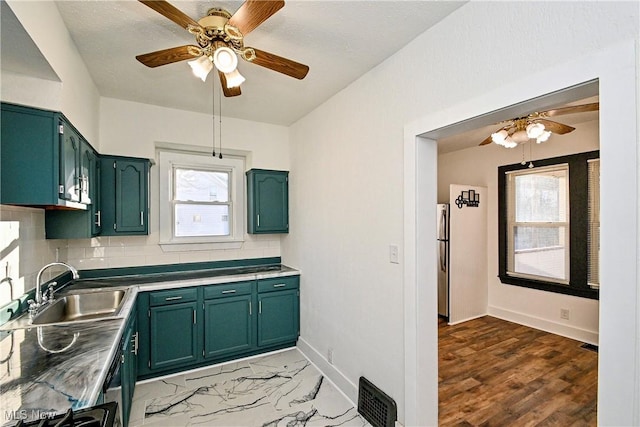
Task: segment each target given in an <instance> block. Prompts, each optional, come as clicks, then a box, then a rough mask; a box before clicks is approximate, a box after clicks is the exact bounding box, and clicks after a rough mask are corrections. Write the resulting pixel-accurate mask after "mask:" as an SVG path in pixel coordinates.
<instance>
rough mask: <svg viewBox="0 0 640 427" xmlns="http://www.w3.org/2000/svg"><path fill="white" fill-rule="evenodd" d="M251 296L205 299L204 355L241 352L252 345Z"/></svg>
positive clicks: (211, 356) (253, 345) (249, 348)
mask: <svg viewBox="0 0 640 427" xmlns="http://www.w3.org/2000/svg"><path fill="white" fill-rule="evenodd" d="M251 300H252V296H251V295H250V294H249V295H240V296H232V297H226V298H219V299H212V300H207V301H205V302H204V357H205V358H216V357H221V356H228V355H230V354H235V353H242V352H245V351H248V350H251V349H252V348H253V347H255V339H254V328H253V322H254V320H253V308H252V301H251Z"/></svg>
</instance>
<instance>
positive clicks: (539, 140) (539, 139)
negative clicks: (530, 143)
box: [536, 130, 551, 144]
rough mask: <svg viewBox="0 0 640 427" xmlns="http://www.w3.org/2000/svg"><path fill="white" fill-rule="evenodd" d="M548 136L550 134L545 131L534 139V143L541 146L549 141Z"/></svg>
mask: <svg viewBox="0 0 640 427" xmlns="http://www.w3.org/2000/svg"><path fill="white" fill-rule="evenodd" d="M550 136H551V132H549V131H548V130H545V131H544V132H542V133H541V134H540V136H539V137H537V138H536V143H537V144H541V143H543V142H545V141H546V140H547V139H549V137H550Z"/></svg>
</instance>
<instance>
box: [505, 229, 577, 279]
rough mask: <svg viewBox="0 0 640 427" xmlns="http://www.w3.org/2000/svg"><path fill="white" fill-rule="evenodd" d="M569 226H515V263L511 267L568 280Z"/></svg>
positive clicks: (514, 271)
mask: <svg viewBox="0 0 640 427" xmlns="http://www.w3.org/2000/svg"><path fill="white" fill-rule="evenodd" d="M566 233H567V228H566V227H520V226H516V227H513V246H514V247H513V248H512V251H513V254H514V256H513V258H512V260H513V261H512V263H513V265H510V266H509V268H508V269H509V271H510V272H512V273H517V274H526V275H532V276H540V277H544V278H552V279H557V280H563V281H564V280H568V277H567V270H566V265H567V261H568V259H567V257H568V253H569V251H568V245H567V244H566V238H567V236H566Z"/></svg>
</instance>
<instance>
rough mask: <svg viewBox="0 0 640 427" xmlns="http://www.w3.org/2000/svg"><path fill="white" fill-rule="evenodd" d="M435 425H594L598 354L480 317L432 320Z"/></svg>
mask: <svg viewBox="0 0 640 427" xmlns="http://www.w3.org/2000/svg"><path fill="white" fill-rule="evenodd" d="M438 339H439V341H438V348H439V351H438V358H439V370H438V374H439V375H438V392H439V404H438V410H439V424H440V426H563V427H564V426H595V425H596V421H597V418H596V403H597V389H598V354H597V353H596V352H594V351H591V350H586V349H583V348H581V347H580V346H581V345H582V343H581V342H578V341H574V340H571V339H568V338H564V337H561V336H558V335H553V334H549V333H547V332H543V331H539V330H537V329H532V328H529V327H526V326H522V325H518V324H516V323H511V322H507V321H504V320H500V319H496V318H494V317H489V316H485V317H482V318H479V319H475V320H471V321H468V322H465V323H461V324H458V325H454V326H448V325H447V324H446V323H445V322H444V321H443V320H441V319H440V320H439V321H438Z"/></svg>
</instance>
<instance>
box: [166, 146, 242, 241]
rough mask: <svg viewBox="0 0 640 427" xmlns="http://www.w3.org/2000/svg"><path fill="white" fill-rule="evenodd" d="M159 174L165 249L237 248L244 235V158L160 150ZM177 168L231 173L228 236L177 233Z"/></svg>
mask: <svg viewBox="0 0 640 427" xmlns="http://www.w3.org/2000/svg"><path fill="white" fill-rule="evenodd" d="M158 166H159V174H160V182H159V186H158V187H159V191H160V195H159V196H160V197H159V202H160V209H159V211H160V218H159V220H160V221H159V222H160V245H161V247H162V249H163V250H164V251H183V250H211V249H238V248H240V247H242V243H243V242H244V235H245V222H246V221H245V203H244V194H245V180H244V170H245V158H244V157H242V156H237V155H226V156H224V157H223V158H222V159H220V158H218V157H213V156H212V155H211V154H210V153H204V152H195V151H194V152H186V151H176V150H169V149H159V150H158ZM175 169H195V170H204V171H212V172H227V173H229V177H230V180H229V201H230V208H229V235H228V236H183V237H178V236H175V233H174V225H175V220H174V212H175V210H174V203H175V202H174V200H173V194H174V189H173V185H174V184H173V180H174V177H175Z"/></svg>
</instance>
